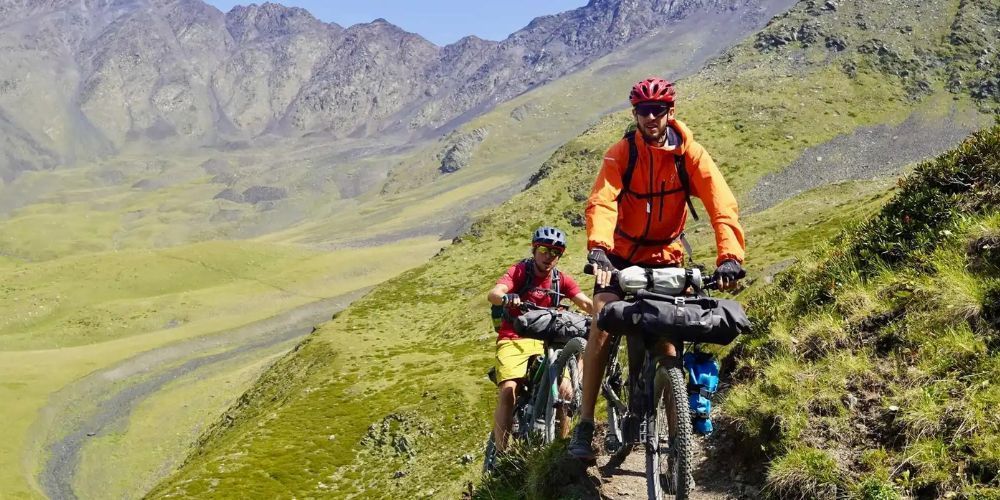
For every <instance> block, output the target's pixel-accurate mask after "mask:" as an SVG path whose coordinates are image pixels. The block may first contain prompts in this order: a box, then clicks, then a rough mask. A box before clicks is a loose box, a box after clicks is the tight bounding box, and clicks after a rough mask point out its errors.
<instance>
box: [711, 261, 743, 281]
mask: <svg viewBox="0 0 1000 500" xmlns="http://www.w3.org/2000/svg"><path fill="white" fill-rule="evenodd" d="M746 275H747V272H746V270H744V269H743V266H741V265H740V263H739V262H736V261H735V260H733V259H726V260H724V261H722V265H721V266H719V267H717V268H716V269H715V279H717V280H721V281H723V282H725V283H733V282H735V281H736V280H738V279H740V278H743V277H744V276H746Z"/></svg>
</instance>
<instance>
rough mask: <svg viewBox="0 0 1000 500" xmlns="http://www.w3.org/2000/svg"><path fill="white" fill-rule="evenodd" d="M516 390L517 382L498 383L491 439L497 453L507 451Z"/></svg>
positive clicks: (505, 381)
mask: <svg viewBox="0 0 1000 500" xmlns="http://www.w3.org/2000/svg"><path fill="white" fill-rule="evenodd" d="M516 390H517V380H504V381H503V382H500V384H499V386H498V391H497V408H496V410H495V411H494V412H493V439H494V442H495V443H496V448H497V452H503V451H504V450H506V449H507V435H508V434H510V427H511V424H513V422H514V393H515V391H516Z"/></svg>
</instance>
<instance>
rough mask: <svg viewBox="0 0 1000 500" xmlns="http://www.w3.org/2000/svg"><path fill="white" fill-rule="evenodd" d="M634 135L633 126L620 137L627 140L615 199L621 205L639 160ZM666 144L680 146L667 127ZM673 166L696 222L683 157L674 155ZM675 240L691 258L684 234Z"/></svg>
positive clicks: (696, 215)
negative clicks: (623, 167)
mask: <svg viewBox="0 0 1000 500" xmlns="http://www.w3.org/2000/svg"><path fill="white" fill-rule="evenodd" d="M635 133H636V129H635V125H634V124H633V125H632V126H630V127H629V128H628V130H626V131H625V135H623V136H622V139H627V140H628V166H626V167H625V173H624V174H622V190H621V192H620V193H618V198H616V199H615V201H616V202H618V203H621V200H622V198H623V197H624V196H625V193H626V192H629V191H631V190H632V187H631V186H632V174H634V173H635V163H636V161H637V160H638V158H639V148H638V146H636V144H635ZM667 142H668V143H671V144H680V142H681V139H680V135H679V134H678V133H677V131H676V130H674V128H673V127H669V126H668V127H667ZM674 166H675V167H676V168H677V178H678V180H680V181H681V189H683V190H684V200H685V201H686V202H687V206H688V210H689V211H690V212H691V217H694V220H698V212H697V211H696V210H695V209H694V204H693V203H691V180H690V179H689V178H688V172H687V168H685V167H684V155H674ZM677 239H679V240H681V244H682V245H684V251H686V252H687V254H688V257H689V258H693V254H692V252H691V244H690V243H688V241H687V238H686V237H685V236H684V233H683V232H682V233H681V234H680V236H678V237H677ZM667 244H669V243H667Z"/></svg>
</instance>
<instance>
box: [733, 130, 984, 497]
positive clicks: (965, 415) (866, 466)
mask: <svg viewBox="0 0 1000 500" xmlns="http://www.w3.org/2000/svg"><path fill="white" fill-rule="evenodd" d="M956 179H961V182H955V181H954V180H956ZM997 186H1000V126H997V127H994V128H992V129H988V130H985V131H983V132H981V133H979V134H977V135H975V136H973V137H972V138H970V139H969V140H967V141H966V142H965V143H963V144H962V145H961V146H960V147H959V148H957V149H956V150H955V151H952V152H949V153H947V154H945V155H942V156H941V157H939V158H937V159H935V160H933V161H928V162H925V163H923V164H921V165H920V166H919V167H918V168H917V169H916V171H915V172H914V173H913V174H912V175H911V176H909V177H908V178H907V179H906V180H905V181H903V182H901V183H900V188H899V189H898V191H897V193H896V194H895V196H894V197H893V198H892V200H890V201H889V203H888V204H887V205H886V207H885V208H884V209H883V210H882V211H881V212H880V213H878V214H877V215H875V216H874V217H872V218H870V219H868V220H867V221H865V222H862V223H860V224H858V225H857V226H855V227H854V228H852V229H850V230H849V231H846V232H844V233H842V234H841V235H839V236H838V237H837V238H836V245H834V246H831V247H830V248H827V249H825V250H822V251H818V252H817V253H816V254H815V255H814V257H812V258H811V259H808V260H806V261H804V262H802V263H800V264H798V265H796V266H795V267H793V268H792V269H791V270H789V271H787V272H785V273H783V274H780V275H778V276H777V277H776V279H775V283H774V284H773V285H771V286H768V287H765V288H763V289H761V290H759V291H757V292H755V293H754V294H753V295H752V296H751V297H750V299H749V304H748V310H750V311H753V312H754V314H756V315H758V316H759V318H758V324H759V325H760V326H761V328H760V329H758V330H757V331H756V332H755V333H754V334H753V336H752V338H749V339H746V341H745V342H744V346H743V347H744V348H743V349H742V350H740V352H739V353H738V354H736V359H737V371H736V373H737V379H736V380H735V383H734V385H733V387H732V389H731V391H730V392H729V393H728V395H727V397H726V399H725V400H724V402H723V404H722V407H723V408H724V411H725V412H726V413H727V414H728V415H729V416H731V418H733V419H734V422H735V423H736V427H737V429H739V431H740V432H741V433H742V434H743V436H744V438H745V439H747V440H749V441H750V442H754V443H757V444H758V445H759V446H761V447H762V448H763V449H764V450H765V451H766V454H767V456H768V457H770V459H771V462H770V467H769V469H768V484H769V485H770V487H771V488H772V489H773V491H774V492H775V493H776V494H777V495H779V496H796V497H810V496H816V495H819V493H817V491H818V490H817V488H821V487H830V488H833V487H835V488H837V489H838V491H839V490H845V491H852V492H854V493H853V494H855V495H857V496H860V497H863V498H895V497H897V496H899V495H900V494H903V493H905V494H910V495H915V496H921V497H924V496H941V495H945V494H952V495H964V496H969V497H979V496H982V497H989V496H990V495H994V494H995V492H996V487H997V485H998V483H997V482H998V481H1000V476H998V474H997V470H998V469H997V468H996V467H995V464H996V456H997V454H996V445H995V442H996V440H997V439H998V438H997V436H1000V425H998V423H997V421H996V418H995V416H994V414H995V408H996V404H997V403H998V397H1000V390H998V389H996V388H995V384H993V383H991V382H990V381H992V380H995V379H996V377H998V376H1000V371H997V370H998V368H1000V351H998V350H997V349H998V347H1000V345H998V343H997V342H995V340H994V339H995V338H996V332H997V327H998V324H997V322H996V321H994V319H993V317H992V316H989V315H988V314H987V313H986V312H985V311H986V310H987V309H988V307H989V306H988V304H990V302H989V300H990V299H989V298H988V296H989V292H988V291H989V290H991V289H993V287H994V286H995V283H996V281H997V277H996V276H997V275H996V270H997V269H998V267H997V265H998V264H1000V261H998V260H997V259H996V258H995V255H994V254H992V253H990V250H989V249H988V248H986V247H988V246H989V245H988V244H985V243H983V242H988V241H992V239H991V238H993V237H994V236H993V235H995V234H996V233H995V231H996V227H997V219H998V217H997V214H998V213H1000V192H998V190H997ZM984 251H985V252H986V253H985V254H984V253H983V252H984ZM848 353H850V354H848ZM796 408H805V409H807V411H806V412H805V413H803V412H801V411H797V410H796ZM855 424H860V426H861V427H860V428H854V427H853V426H854V425H855ZM859 430H860V432H859ZM803 443H808V444H809V445H810V446H811V448H809V449H808V450H805V451H803V449H802V444H803ZM830 457H833V458H830ZM810 461H812V462H815V463H813V464H810V463H809V462H810ZM831 467H832V468H833V469H836V470H840V471H862V472H861V473H860V474H857V473H852V474H835V475H833V476H829V477H827V475H825V472H823V471H829V470H831ZM823 478H826V479H823ZM831 478H832V479H831ZM834 479H835V480H834Z"/></svg>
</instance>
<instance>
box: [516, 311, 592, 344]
mask: <svg viewBox="0 0 1000 500" xmlns="http://www.w3.org/2000/svg"><path fill="white" fill-rule="evenodd" d="M589 328H590V318H588V317H587V316H584V315H582V314H578V313H575V312H570V311H555V310H552V309H537V310H533V311H528V312H525V313H524V314H522V315H520V316H518V317H517V318H515V319H514V332H516V333H517V334H518V335H519V336H521V337H525V338H529V339H537V340H544V341H546V342H550V343H553V344H565V343H566V342H569V340H570V339H573V338H576V337H583V338H587V334H588V333H589V331H588V330H589Z"/></svg>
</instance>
